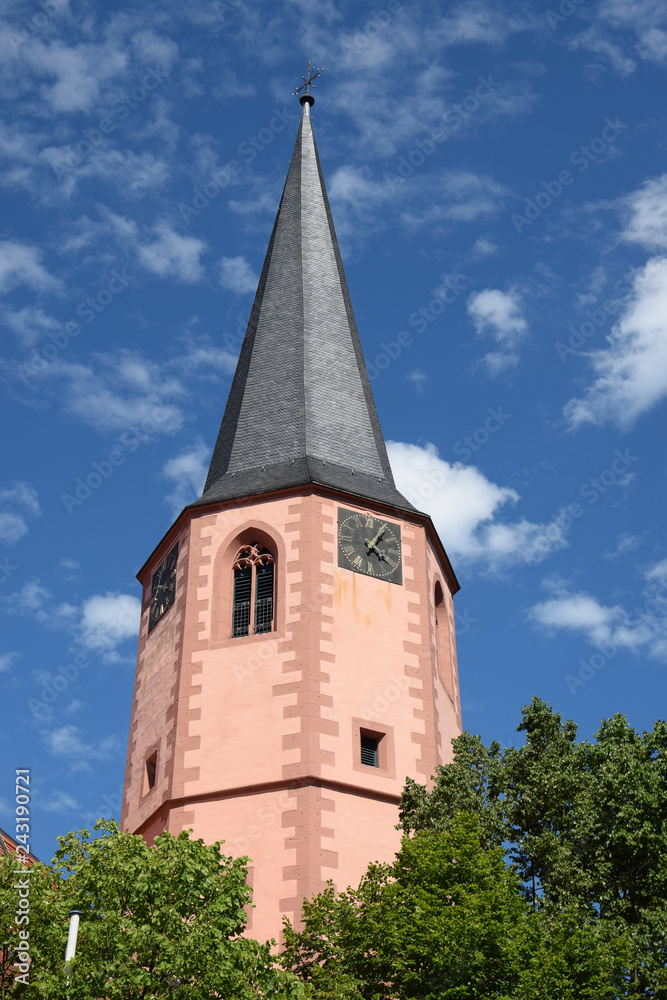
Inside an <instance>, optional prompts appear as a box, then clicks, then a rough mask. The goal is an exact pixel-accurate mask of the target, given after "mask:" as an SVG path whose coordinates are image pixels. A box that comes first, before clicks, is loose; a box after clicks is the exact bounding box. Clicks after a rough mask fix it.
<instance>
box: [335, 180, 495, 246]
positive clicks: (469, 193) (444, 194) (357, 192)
mask: <svg viewBox="0 0 667 1000" xmlns="http://www.w3.org/2000/svg"><path fill="white" fill-rule="evenodd" d="M328 189H329V195H330V198H331V201H332V203H333V204H334V211H335V215H336V230H337V231H338V230H339V229H340V230H341V231H342V232H343V233H345V235H355V234H356V233H357V231H358V229H359V222H360V220H361V221H362V222H363V224H364V226H370V227H371V229H379V228H382V227H383V226H386V224H387V221H388V219H389V218H390V215H391V214H396V213H397V214H398V216H399V219H400V221H401V222H402V224H403V225H404V226H406V227H408V228H409V229H418V228H423V227H424V226H428V227H429V228H431V229H433V228H435V229H440V228H442V227H443V226H444V225H447V226H450V225H451V224H452V223H466V222H474V221H475V220H476V219H478V218H480V217H481V216H485V215H493V214H495V213H496V212H497V211H498V210H499V208H500V206H501V205H502V200H503V198H504V196H505V194H506V189H505V188H504V187H503V185H502V184H499V183H498V182H497V181H495V180H494V179H493V178H492V177H490V176H488V175H487V174H473V173H471V172H470V171H466V170H458V171H457V170H442V171H440V172H439V173H432V172H423V173H421V174H420V175H419V183H417V182H416V180H415V178H413V177H410V178H408V179H406V180H403V181H402V182H401V181H400V179H399V178H396V179H393V178H392V177H391V176H386V171H385V176H383V179H382V180H380V179H378V178H375V177H374V176H373V175H372V173H371V171H370V169H369V168H368V166H351V165H347V166H344V167H340V168H339V169H338V170H337V171H336V172H335V173H334V175H333V176H332V178H331V181H330V183H329V185H328ZM339 223H340V224H339Z"/></svg>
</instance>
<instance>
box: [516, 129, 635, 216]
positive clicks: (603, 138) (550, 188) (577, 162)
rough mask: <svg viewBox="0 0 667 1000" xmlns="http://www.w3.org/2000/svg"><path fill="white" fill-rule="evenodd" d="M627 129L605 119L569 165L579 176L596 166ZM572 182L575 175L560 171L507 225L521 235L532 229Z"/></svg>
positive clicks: (573, 152)
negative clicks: (574, 168) (599, 128)
mask: <svg viewBox="0 0 667 1000" xmlns="http://www.w3.org/2000/svg"><path fill="white" fill-rule="evenodd" d="M627 128H629V126H628V125H625V124H624V123H623V122H622V121H621V120H620V118H615V119H614V120H613V121H612V119H611V118H605V120H604V128H603V129H602V131H601V133H600V135H599V136H596V137H595V138H594V139H591V140H590V141H589V143H588V145H581V146H577V148H576V149H574V150H573V151H572V152H571V153H570V157H569V163H570V164H571V165H572V166H573V167H576V168H577V170H578V171H579V173H580V174H582V173H584V171H585V170H588V168H589V167H590V166H591V164H593V163H596V162H597V161H598V160H599V159H600V157H601V156H603V155H604V154H605V153H606V152H608V151H609V149H610V148H611V147H612V146H613V144H614V143H615V142H616V140H617V139H618V137H619V135H621V133H622V132H625V131H626V129H627ZM575 179H576V177H575V175H574V174H573V173H572V172H571V171H570V170H561V171H559V173H558V175H557V179H556V180H551V181H542V185H541V186H542V188H543V190H542V191H538V193H537V194H536V195H534V196H533V197H532V198H526V199H525V205H526V207H525V208H524V214H523V215H521V214H520V213H519V212H512V214H511V215H510V221H511V222H512V224H513V226H514V228H515V229H516V231H517V233H519V234H521V233H522V232H523V230H524V229H525V228H526V227H527V226H532V224H533V222H535V221H536V220H537V219H539V218H540V216H541V215H542V214H543V213H544V212H546V210H547V209H548V208H550V207H551V205H553V203H554V202H555V201H557V200H558V199H559V198H560V197H561V195H562V194H563V192H564V191H565V188H567V187H570V185H571V184H574V181H575Z"/></svg>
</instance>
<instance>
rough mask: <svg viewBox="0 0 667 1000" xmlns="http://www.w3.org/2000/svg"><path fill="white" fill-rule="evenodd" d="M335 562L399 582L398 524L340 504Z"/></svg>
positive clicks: (401, 576)
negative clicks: (348, 508) (357, 512)
mask: <svg viewBox="0 0 667 1000" xmlns="http://www.w3.org/2000/svg"><path fill="white" fill-rule="evenodd" d="M338 565H339V566H344V567H345V568H346V569H351V570H353V572H355V573H364V574H365V575H366V576H375V577H377V578H378V579H380V580H389V581H390V582H391V583H398V584H401V583H403V571H402V564H401V528H400V525H398V524H394V523H393V522H392V521H386V520H385V519H384V518H381V517H374V516H373V515H372V514H356V513H355V512H354V511H351V510H344V509H343V508H342V507H340V508H339V509H338Z"/></svg>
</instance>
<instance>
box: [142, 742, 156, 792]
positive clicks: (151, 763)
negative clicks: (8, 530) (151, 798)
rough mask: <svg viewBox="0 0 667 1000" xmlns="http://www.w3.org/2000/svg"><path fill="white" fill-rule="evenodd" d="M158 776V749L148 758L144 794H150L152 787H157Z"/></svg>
mask: <svg viewBox="0 0 667 1000" xmlns="http://www.w3.org/2000/svg"><path fill="white" fill-rule="evenodd" d="M156 776H157V750H155V751H154V752H153V753H152V754H151V755H150V757H148V758H147V759H146V771H145V773H144V795H148V793H149V792H150V790H151V788H154V787H155V779H156Z"/></svg>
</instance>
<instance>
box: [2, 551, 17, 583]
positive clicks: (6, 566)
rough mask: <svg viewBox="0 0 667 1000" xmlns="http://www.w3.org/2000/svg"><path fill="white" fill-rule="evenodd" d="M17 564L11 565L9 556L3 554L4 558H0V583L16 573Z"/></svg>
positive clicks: (5, 581)
mask: <svg viewBox="0 0 667 1000" xmlns="http://www.w3.org/2000/svg"><path fill="white" fill-rule="evenodd" d="M17 569H18V566H14V565H12V563H10V561H9V556H5V557H4V559H0V583H7V580H9V578H10V576H11V575H12V574H13V573H16V571H17Z"/></svg>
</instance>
